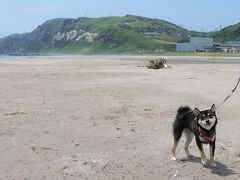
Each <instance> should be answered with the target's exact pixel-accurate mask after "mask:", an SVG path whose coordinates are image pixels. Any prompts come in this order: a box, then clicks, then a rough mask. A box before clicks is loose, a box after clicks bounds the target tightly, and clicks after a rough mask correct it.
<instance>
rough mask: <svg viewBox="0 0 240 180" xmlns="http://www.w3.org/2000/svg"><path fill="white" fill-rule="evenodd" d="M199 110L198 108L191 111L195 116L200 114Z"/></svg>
mask: <svg viewBox="0 0 240 180" xmlns="http://www.w3.org/2000/svg"><path fill="white" fill-rule="evenodd" d="M200 112H201V111H200V110H199V109H198V108H195V109H194V110H193V113H194V114H196V115H197V116H198V115H199V114H200Z"/></svg>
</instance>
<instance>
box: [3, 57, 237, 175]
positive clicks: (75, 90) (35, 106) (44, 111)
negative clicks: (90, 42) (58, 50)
mask: <svg viewBox="0 0 240 180" xmlns="http://www.w3.org/2000/svg"><path fill="white" fill-rule="evenodd" d="M151 58H152V57H151ZM151 58H150V57H148V56H141V57H138V56H106V57H105V56H79V57H78V56H74V57H71V56H69V57H68V56H64V57H61V58H59V57H34V58H29V57H21V58H16V57H6V58H1V60H0V109H1V113H0V179H1V180H13V179H15V180H33V179H34V180H43V179H46V180H64V179H66V180H74V179H89V180H95V179H99V180H100V179H102V180H108V179H141V180H147V179H153V180H155V179H156V180H165V179H184V180H185V179H187V180H188V179H189V180H191V179H195V180H197V179H206V180H212V179H214V180H216V179H240V141H239V138H240V129H239V128H240V88H239V89H237V90H236V93H235V94H234V95H233V96H232V97H231V99H229V100H228V101H227V102H226V103H225V104H224V105H223V106H222V107H221V108H219V109H218V110H217V116H218V118H219V122H218V125H217V141H216V152H215V159H216V164H217V167H216V168H210V167H203V166H202V165H201V163H200V159H199V156H200V154H199V151H198V149H197V146H196V144H195V142H194V141H193V142H192V143H191V145H190V151H191V153H192V154H193V155H194V156H196V157H195V158H194V159H193V160H186V159H185V152H184V149H183V146H184V142H185V137H184V136H183V138H182V140H181V142H180V144H179V146H178V149H177V159H178V160H177V161H170V148H171V146H172V140H173V138H172V122H173V120H174V118H175V115H176V110H177V108H178V107H179V106H180V105H184V104H187V105H191V106H192V107H198V108H199V109H207V108H210V107H211V105H212V104H213V103H216V104H219V103H220V102H221V101H222V100H223V99H224V98H225V96H227V95H228V93H229V92H230V91H231V90H232V88H233V87H234V86H235V84H236V81H237V79H238V78H239V76H240V60H239V59H230V60H229V61H228V60H225V59H224V58H221V59H216V58H203V59H202V58H196V57H195V58H194V57H186V58H184V57H181V58H177V57H168V62H169V65H170V66H171V68H168V69H160V70H152V69H147V68H146V67H144V65H146V64H147V61H148V60H150V59H151ZM227 62H231V63H227ZM204 149H205V152H206V154H207V157H209V150H208V146H204Z"/></svg>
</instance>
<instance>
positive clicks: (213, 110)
mask: <svg viewBox="0 0 240 180" xmlns="http://www.w3.org/2000/svg"><path fill="white" fill-rule="evenodd" d="M210 110H211V111H212V112H216V106H215V104H213V105H212V107H211V109H210Z"/></svg>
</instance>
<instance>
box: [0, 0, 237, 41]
mask: <svg viewBox="0 0 240 180" xmlns="http://www.w3.org/2000/svg"><path fill="white" fill-rule="evenodd" d="M126 14H133V15H140V16H146V17H151V18H159V19H163V20H166V21H170V22H172V23H175V24H177V25H181V26H183V27H184V28H187V29H189V30H196V31H213V30H215V29H219V28H220V26H221V27H225V26H228V25H231V24H235V23H238V22H240V0H0V23H1V26H0V37H3V36H6V35H9V34H12V33H23V32H30V31H32V30H33V29H34V28H36V27H37V26H38V25H40V24H42V23H43V22H45V21H46V20H48V19H53V18H58V17H66V18H76V17H81V16H88V17H102V16H109V15H111V16H124V15H126Z"/></svg>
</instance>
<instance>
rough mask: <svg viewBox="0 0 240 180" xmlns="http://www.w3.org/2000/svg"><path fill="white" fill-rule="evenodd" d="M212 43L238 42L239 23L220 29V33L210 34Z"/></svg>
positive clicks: (239, 37) (239, 36) (239, 35)
mask: <svg viewBox="0 0 240 180" xmlns="http://www.w3.org/2000/svg"><path fill="white" fill-rule="evenodd" d="M211 36H212V37H213V39H214V42H218V43H226V42H229V41H240V23H238V24H235V25H231V26H228V27H225V28H223V29H221V30H220V31H217V32H213V33H211Z"/></svg>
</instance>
